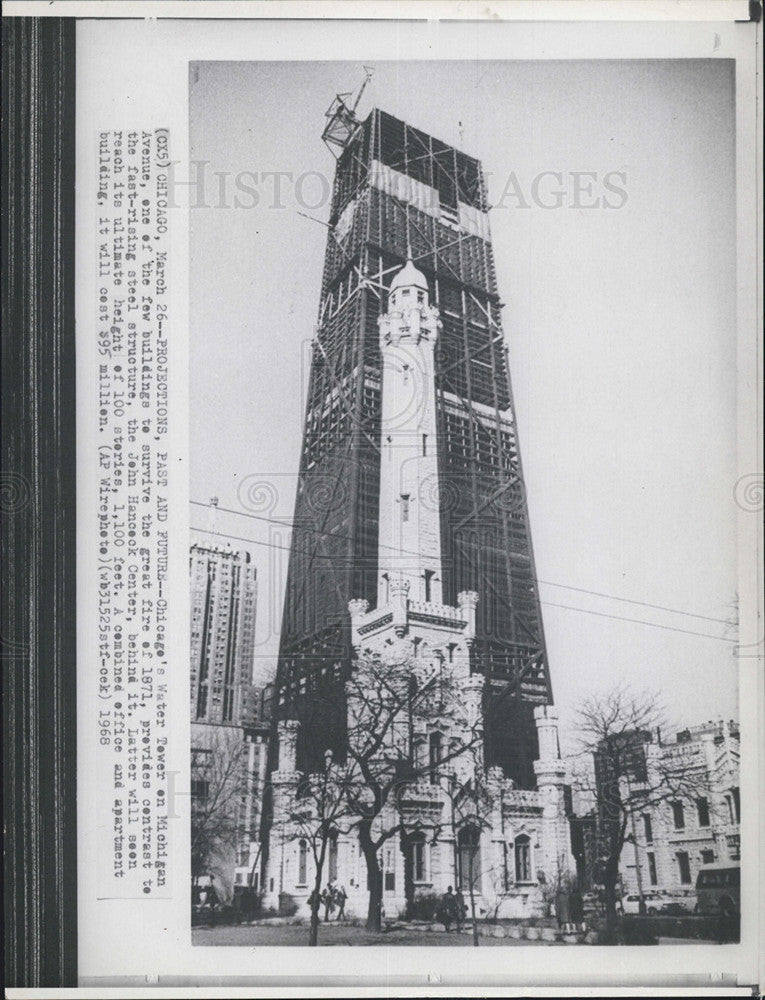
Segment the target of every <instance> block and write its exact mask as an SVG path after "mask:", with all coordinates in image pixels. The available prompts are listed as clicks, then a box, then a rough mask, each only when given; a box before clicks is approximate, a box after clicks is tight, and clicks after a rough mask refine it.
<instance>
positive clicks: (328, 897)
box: [321, 885, 335, 924]
mask: <svg viewBox="0 0 765 1000" xmlns="http://www.w3.org/2000/svg"><path fill="white" fill-rule="evenodd" d="M332 897H333V892H332V886H331V885H328V886H327V888H326V889H325V890H324V892H323V893H322V894H321V901H322V903H324V923H325V924H326V923H327V922H328V921H329V915H330V913H332V911H333V910H334V908H335V901H334V899H333V898H332Z"/></svg>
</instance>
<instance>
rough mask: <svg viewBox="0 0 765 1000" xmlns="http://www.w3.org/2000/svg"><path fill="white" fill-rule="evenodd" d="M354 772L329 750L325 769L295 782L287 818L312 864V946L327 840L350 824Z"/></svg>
mask: <svg viewBox="0 0 765 1000" xmlns="http://www.w3.org/2000/svg"><path fill="white" fill-rule="evenodd" d="M354 772H355V767H354V766H353V764H352V763H351V764H350V765H349V764H341V765H336V764H333V762H332V754H331V751H329V750H328V751H327V754H326V766H325V768H324V770H323V771H319V772H317V773H314V774H310V775H309V776H308V777H307V778H306V779H305V780H303V781H302V782H301V783H300V784H299V785H298V787H297V794H296V799H295V806H294V809H293V811H292V813H291V815H290V817H289V818H290V821H291V825H292V827H291V828H292V833H293V839H297V840H298V841H301V840H302V841H304V842H305V844H306V847H307V848H308V849H310V851H311V857H312V858H313V863H314V884H313V890H312V892H311V895H310V896H309V903H310V906H311V921H310V931H309V935H308V944H309V945H311V946H315V945H316V944H318V939H319V904H320V895H321V884H322V881H323V873H324V866H325V862H326V860H327V852H328V848H329V845H330V842H331V840H332V838H333V837H337V836H338V834H340V833H347V832H348V831H349V829H350V827H351V824H352V819H351V817H350V816H349V805H348V803H349V799H350V798H352V796H351V795H350V794H349V793H350V790H351V788H352V786H353V785H354V784H355V781H354Z"/></svg>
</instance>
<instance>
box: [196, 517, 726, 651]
mask: <svg viewBox="0 0 765 1000" xmlns="http://www.w3.org/2000/svg"><path fill="white" fill-rule="evenodd" d="M191 502H192V503H196V502H198V501H194V500H192V501H191ZM205 506H206V505H205ZM221 509H224V508H221ZM266 520H268V519H266ZM275 523H276V524H279V523H280V522H278V521H277V522H275ZM191 530H192V531H196V532H198V533H199V534H204V535H213V536H217V535H223V536H224V537H225V538H232V539H234V540H236V541H238V542H246V543H247V544H248V545H262V546H264V547H265V548H267V549H283V550H284V551H285V552H293V551H294V552H298V553H300V554H301V555H307V556H313V557H314V558H318V559H332V558H334V557H333V556H330V555H327V554H325V553H323V552H316V553H314V552H310V551H309V550H307V549H294V548H293V547H292V546H291V545H279V544H278V543H276V542H260V541H257V540H256V539H254V538H244V537H243V536H242V535H230V534H229V533H228V532H226V531H217V530H215V531H213V530H212V529H210V528H192V529H191ZM321 534H326V532H321ZM330 537H333V538H340V537H344V536H341V535H332V536H330ZM539 603H540V604H544V605H546V606H548V607H551V608H564V609H565V610H567V611H580V612H581V613H582V614H585V615H597V616H598V617H599V618H611V619H613V620H614V621H619V622H634V623H635V624H636V625H648V626H649V627H650V628H660V629H663V630H664V631H666V632H680V633H681V634H683V635H697V636H699V637H700V638H702V639H716V640H717V641H718V642H735V641H736V640H735V639H728V638H726V637H725V636H722V635H709V634H708V633H706V632H692V631H690V630H689V629H685V628H673V627H672V626H671V625H658V624H657V623H656V622H648V621H644V620H643V619H641V618H625V617H624V616H623V615H609V614H606V613H605V612H604V611H589V610H588V609H587V608H574V607H571V606H569V605H568V604H555V603H554V602H552V601H542V600H540V602H539Z"/></svg>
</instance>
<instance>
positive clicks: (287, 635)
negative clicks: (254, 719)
mask: <svg viewBox="0 0 765 1000" xmlns="http://www.w3.org/2000/svg"><path fill="white" fill-rule="evenodd" d="M333 108H335V113H336V115H339V116H340V119H341V120H338V121H335V120H334V119H333V118H332V114H333V109H332V108H330V112H328V117H329V122H328V124H327V126H326V128H325V139H326V135H327V134H329V135H331V137H332V138H331V141H332V143H333V144H334V145H335V146H340V147H341V149H342V151H341V152H340V155H339V157H338V161H337V168H336V173H335V181H334V191H333V200H332V209H331V215H330V219H329V234H328V240H327V248H326V256H325V264H324V274H323V279H322V285H321V296H320V306H319V316H318V324H317V329H316V336H315V340H314V348H313V358H312V367H311V376H310V384H309V391H308V399H307V405H306V414H305V435H304V441H303V450H302V456H301V461H300V473H299V486H298V493H297V500H296V506H295V518H294V531H293V544H292V548H291V553H290V562H289V570H288V581H287V593H286V599H285V609H284V618H283V626H282V637H281V647H280V656H279V664H278V669H277V679H276V701H275V704H276V708H277V712H276V715H277V716H279V715H281V716H286V715H289V716H292V717H297V718H302V719H304V720H305V718H306V715H307V714H310V712H311V705H312V702H314V703H315V702H316V701H317V699H316V697H315V694H316V692H318V691H322V692H323V694H324V695H326V694H327V692H328V691H330V692H331V691H332V690H333V689H334V690H335V691H336V693H337V698H336V699H334V703H335V704H336V705H337V713H336V714H335V713H334V712H331V713H327V712H326V705H327V699H326V698H325V697H322V698H321V702H322V705H323V707H322V716H323V723H324V724H323V725H322V726H320V727H319V730H320V732H319V733H318V736H317V727H316V724H315V723H316V720H315V719H314V720H313V722H312V725H311V726H305V725H304V726H301V733H302V732H306V733H308V732H311V733H312V734H313V736H314V738H317V739H318V743H317V745H316V746H315V747H313V748H312V747H309V746H308V744H307V743H306V742H305V741H306V740H307V739H308V737H307V736H304V737H302V739H303V744H302V745H299V747H298V753H299V758H301V759H303V760H308V759H309V758H310V759H314V758H316V757H318V756H319V755H320V753H323V750H324V748H325V747H326V746H330V747H332V748H333V749H334V750H335V751H338V752H341V753H342V741H343V732H344V722H343V720H344V702H343V699H342V680H343V678H344V676H345V675H346V671H347V670H348V669H350V657H351V650H350V645H349V630H348V625H349V620H348V612H347V604H348V601H349V600H350V599H351V598H356V597H362V598H366V599H367V600H369V601H370V603H371V604H372V605H374V603H375V600H376V587H377V571H378V567H377V553H378V519H379V512H378V504H379V461H380V448H381V440H380V437H381V428H380V407H381V395H380V385H381V374H382V372H381V358H380V352H379V346H378V327H377V318H378V316H379V315H380V314H381V312H382V311H384V309H385V303H386V293H387V287H388V286H389V284H390V281H391V279H392V276H393V275H394V274H395V273H396V271H397V270H398V269H399V268H400V267H401V266H402V265H403V263H404V262H405V261H406V259H407V257H408V256H411V257H412V259H413V260H414V262H415V264H416V265H417V267H418V268H419V269H420V270H421V271H422V272H423V273H424V274H425V275H426V277H427V279H428V283H429V286H430V296H431V301H432V302H434V303H435V304H436V305H437V306H438V307H439V310H440V316H441V320H442V323H443V329H442V332H441V334H440V339H439V349H438V356H437V370H436V389H437V412H438V436H439V442H438V448H439V480H440V494H439V501H438V502H439V506H440V517H441V528H442V530H441V535H442V547H443V553H442V563H443V577H444V580H443V583H444V600H445V602H446V603H448V604H456V594H457V592H458V591H459V590H464V589H472V590H476V591H477V592H478V593H479V595H480V600H479V605H478V624H477V636H476V641H475V644H474V647H473V650H472V653H471V657H472V660H471V667H472V669H473V670H475V671H480V672H482V673H484V674H485V675H486V678H487V681H488V684H487V692H488V694H487V697H489V698H490V699H492V702H493V705H494V708H495V711H494V712H492V713H491V718H492V719H494V720H495V722H494V723H493V724H492V726H491V727H490V731H487V734H486V755H487V762H488V763H489V764H492V763H496V764H501V765H502V766H503V768H504V769H505V771H506V773H507V774H508V775H509V776H510V777H513V778H514V779H515V780H516V781H517V782H518V784H519V785H521V787H533V785H534V775H533V767H532V763H533V760H534V759H535V756H536V751H537V745H536V732H535V727H534V724H533V717H532V711H531V710H532V708H533V705H534V704H539V703H545V702H551V701H552V690H551V686H550V678H549V670H548V664H547V655H546V650H545V640H544V631H543V626H542V616H541V610H540V605H539V595H538V590H537V583H536V572H535V568H534V557H533V551H532V545H531V535H530V529H529V518H528V509H527V504H526V496H525V490H524V486H523V482H524V480H523V470H522V466H521V459H520V453H519V448H518V439H517V432H516V419H515V411H514V407H513V400H512V393H511V387H510V378H509V372H508V361H507V350H506V347H505V343H504V335H503V332H502V324H501V315H500V312H501V303H500V300H499V296H498V292H497V282H496V274H495V269H494V259H493V251H492V246H491V241H490V237H489V234H488V216H487V214H486V213H487V210H488V205H487V200H486V190H485V184H484V179H483V173H482V169H481V164H480V162H479V161H478V160H476V159H474V158H472V157H469V156H467V155H466V154H464V153H462V152H460V151H459V150H457V149H455V148H453V147H451V146H448V145H447V144H446V143H443V142H441V141H440V140H438V139H435V138H433V137H432V136H428V135H426V134H425V133H423V132H421V131H419V130H418V129H415V128H413V127H411V126H410V125H408V124H405V123H404V122H401V121H399V120H398V119H395V118H393V117H392V116H390V115H388V114H386V113H385V112H383V111H381V110H379V109H375V110H373V111H372V112H371V113H370V114H369V116H368V117H367V118H366V119H365V120H364V121H363V122H361V121H357V120H355V118H354V116H353V111H352V110H351V109H349V107H348V105H347V104H346V103H345V102H344V101H340V102H339V104H337V102H336V104H333ZM349 115H350V118H349ZM343 137H344V138H343ZM433 492H434V491H433V490H432V489H431V494H432V493H433ZM419 500H420V502H422V503H427V502H428V484H422V491H421V496H420V498H419ZM312 693H313V694H314V697H312ZM330 700H331V699H330ZM500 705H501V706H504V707H503V708H502V710H501V711H499V712H498V711H496V709H497V706H500ZM320 744H321V745H320ZM314 751H315V752H314Z"/></svg>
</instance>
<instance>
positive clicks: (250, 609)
mask: <svg viewBox="0 0 765 1000" xmlns="http://www.w3.org/2000/svg"><path fill="white" fill-rule="evenodd" d="M190 576H191V649H190V653H191V720H192V722H209V723H217V724H222V725H239V724H241V722H242V721H243V720H242V715H243V712H244V711H245V709H246V708H247V701H246V694H245V692H246V690H247V688H248V687H249V686H250V685H251V684H252V667H253V658H254V655H255V612H256V603H257V581H256V570H255V567H254V566H252V565H251V563H250V555H249V553H248V552H237V551H235V550H233V549H232V548H231V546H230V545H225V546H218V545H202V544H200V543H195V544H193V545H192V546H191V553H190Z"/></svg>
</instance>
